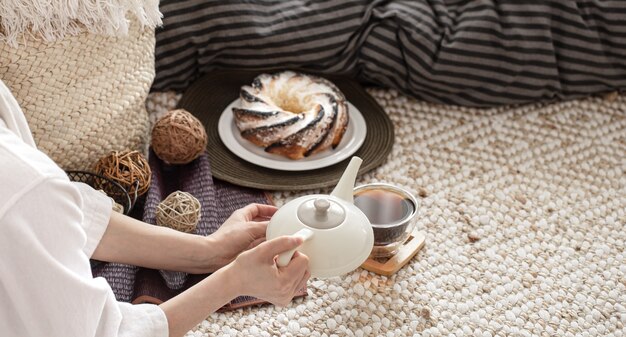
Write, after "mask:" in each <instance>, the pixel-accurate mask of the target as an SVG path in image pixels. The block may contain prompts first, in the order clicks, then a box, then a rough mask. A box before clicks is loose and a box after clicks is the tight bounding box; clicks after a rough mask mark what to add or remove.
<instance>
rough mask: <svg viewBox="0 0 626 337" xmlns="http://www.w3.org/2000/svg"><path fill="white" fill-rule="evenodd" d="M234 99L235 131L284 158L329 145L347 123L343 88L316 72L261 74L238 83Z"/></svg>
mask: <svg viewBox="0 0 626 337" xmlns="http://www.w3.org/2000/svg"><path fill="white" fill-rule="evenodd" d="M240 98H241V99H240V102H241V103H240V106H239V107H238V108H233V115H234V119H235V124H236V125H237V128H238V129H239V131H240V132H241V136H242V137H243V138H245V139H247V140H249V141H251V142H252V143H254V144H256V145H258V146H262V147H264V148H265V151H266V152H270V153H275V154H279V155H283V156H286V157H288V158H290V159H301V158H303V157H307V156H310V155H311V154H314V153H317V152H320V151H324V150H326V149H329V148H333V149H334V148H335V147H337V145H338V144H339V142H340V141H341V138H342V137H343V134H344V133H345V131H346V128H347V126H348V118H349V117H348V106H347V103H346V99H345V97H344V95H343V93H341V91H339V89H338V88H337V87H336V86H335V85H334V84H333V83H331V82H330V81H328V80H326V79H323V78H321V77H316V76H311V75H305V74H300V73H295V72H293V71H284V72H280V73H276V74H261V75H259V76H257V77H256V78H255V79H254V81H253V82H252V85H251V86H247V85H246V86H243V87H242V88H241V92H240Z"/></svg>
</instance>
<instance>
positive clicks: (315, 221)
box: [298, 197, 346, 229]
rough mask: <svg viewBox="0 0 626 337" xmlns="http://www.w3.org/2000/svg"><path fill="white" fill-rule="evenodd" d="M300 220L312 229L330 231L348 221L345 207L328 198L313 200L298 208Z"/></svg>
mask: <svg viewBox="0 0 626 337" xmlns="http://www.w3.org/2000/svg"><path fill="white" fill-rule="evenodd" d="M298 219H300V221H301V222H302V223H303V224H305V225H307V226H309V227H312V228H316V229H330V228H335V227H337V226H339V225H341V224H342V223H343V222H344V220H345V219H346V212H345V210H344V209H343V207H342V206H341V205H340V204H339V203H337V202H335V201H333V200H331V199H328V198H323V197H320V198H312V199H309V200H307V201H305V202H303V203H302V204H301V205H300V207H298Z"/></svg>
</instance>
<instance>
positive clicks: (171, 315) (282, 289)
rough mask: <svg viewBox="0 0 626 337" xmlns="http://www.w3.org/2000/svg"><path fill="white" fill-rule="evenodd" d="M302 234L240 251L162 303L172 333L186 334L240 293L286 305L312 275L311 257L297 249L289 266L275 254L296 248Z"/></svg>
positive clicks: (284, 237) (280, 238) (176, 334)
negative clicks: (210, 272) (201, 278)
mask: <svg viewBox="0 0 626 337" xmlns="http://www.w3.org/2000/svg"><path fill="white" fill-rule="evenodd" d="M301 243H302V238H297V237H291V236H282V237H279V238H276V239H274V240H270V241H267V242H263V243H261V244H259V245H258V246H257V247H255V248H252V249H250V250H247V251H245V252H243V253H241V254H240V255H239V256H237V258H236V259H235V261H233V262H232V263H230V264H229V265H228V266H226V267H224V268H222V269H219V270H218V271H216V272H215V273H213V274H212V275H210V276H209V277H207V278H205V279H204V280H202V281H200V282H199V283H197V284H196V285H194V286H192V287H191V288H189V289H187V290H185V291H183V292H182V293H181V294H179V295H178V296H176V297H174V298H172V299H170V300H168V301H166V302H164V303H162V304H161V305H160V307H161V309H163V312H165V315H166V316H167V322H168V328H169V335H170V336H183V335H184V334H185V332H187V331H188V330H189V329H191V328H193V327H194V326H195V325H196V324H198V322H200V321H201V320H203V319H204V318H206V317H207V316H208V315H210V314H211V313H213V312H215V311H216V310H217V309H219V308H220V307H221V306H223V305H224V304H226V303H228V302H229V301H230V300H232V299H233V298H235V297H237V296H240V295H249V296H254V297H257V298H260V299H263V300H266V301H268V302H270V303H273V304H276V305H287V304H288V303H289V302H290V301H291V300H292V299H293V297H294V295H295V294H296V292H297V291H298V290H300V289H302V288H303V287H304V285H305V284H306V281H307V280H308V279H309V276H310V274H309V270H308V267H309V260H308V258H307V257H306V256H304V255H303V254H298V252H296V253H295V254H294V255H293V258H292V260H291V262H289V264H288V265H287V266H286V267H278V266H277V265H276V262H275V261H276V256H277V255H278V254H280V253H283V252H286V251H288V250H291V249H294V248H296V247H297V246H299V245H300V244H301Z"/></svg>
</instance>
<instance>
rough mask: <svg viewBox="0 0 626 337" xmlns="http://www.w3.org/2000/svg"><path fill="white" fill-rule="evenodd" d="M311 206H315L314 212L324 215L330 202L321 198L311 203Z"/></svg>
mask: <svg viewBox="0 0 626 337" xmlns="http://www.w3.org/2000/svg"><path fill="white" fill-rule="evenodd" d="M313 206H315V210H316V211H317V212H320V213H326V212H328V209H329V208H330V201H328V200H327V199H323V198H320V199H315V201H313Z"/></svg>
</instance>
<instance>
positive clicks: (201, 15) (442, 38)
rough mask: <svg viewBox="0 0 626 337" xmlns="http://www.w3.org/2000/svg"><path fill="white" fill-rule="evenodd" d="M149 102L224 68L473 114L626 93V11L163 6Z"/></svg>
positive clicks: (503, 4) (460, 5)
mask: <svg viewBox="0 0 626 337" xmlns="http://www.w3.org/2000/svg"><path fill="white" fill-rule="evenodd" d="M161 11H162V12H163V14H164V16H165V19H164V26H163V28H161V29H159V30H158V31H157V34H156V36H157V45H156V70H157V72H156V79H155V82H154V85H153V90H168V89H174V90H183V89H185V88H186V87H187V86H188V85H189V84H190V82H192V81H194V80H195V79H196V78H197V77H198V76H200V75H202V74H204V73H207V72H209V71H211V70H213V69H218V68H236V69H263V70H267V69H285V68H290V69H295V70H301V71H310V72H321V73H333V74H346V75H349V76H353V77H356V78H358V79H359V80H361V81H364V82H368V83H373V84H377V85H383V86H388V87H392V88H397V89H399V90H401V91H403V92H405V93H409V94H411V95H413V96H416V97H418V98H421V99H424V100H428V101H432V102H439V103H453V104H460V105H468V106H493V105H500V104H511V103H524V102H529V101H538V100H552V99H567V98H574V97H578V96H582V95H588V94H590V93H598V92H605V91H612V90H616V89H620V88H624V87H626V1H602V2H598V1H591V0H589V1H571V0H570V1H563V0H553V1H523V0H522V1H497V2H495V1H478V0H474V1H472V0H465V1H463V0H462V1H449V0H433V1H428V2H426V1H410V0H405V1H365V0H319V1H301V0H294V1H269V0H253V1H250V0H231V1H205V0H169V1H168V0H164V1H162V2H161Z"/></svg>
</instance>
